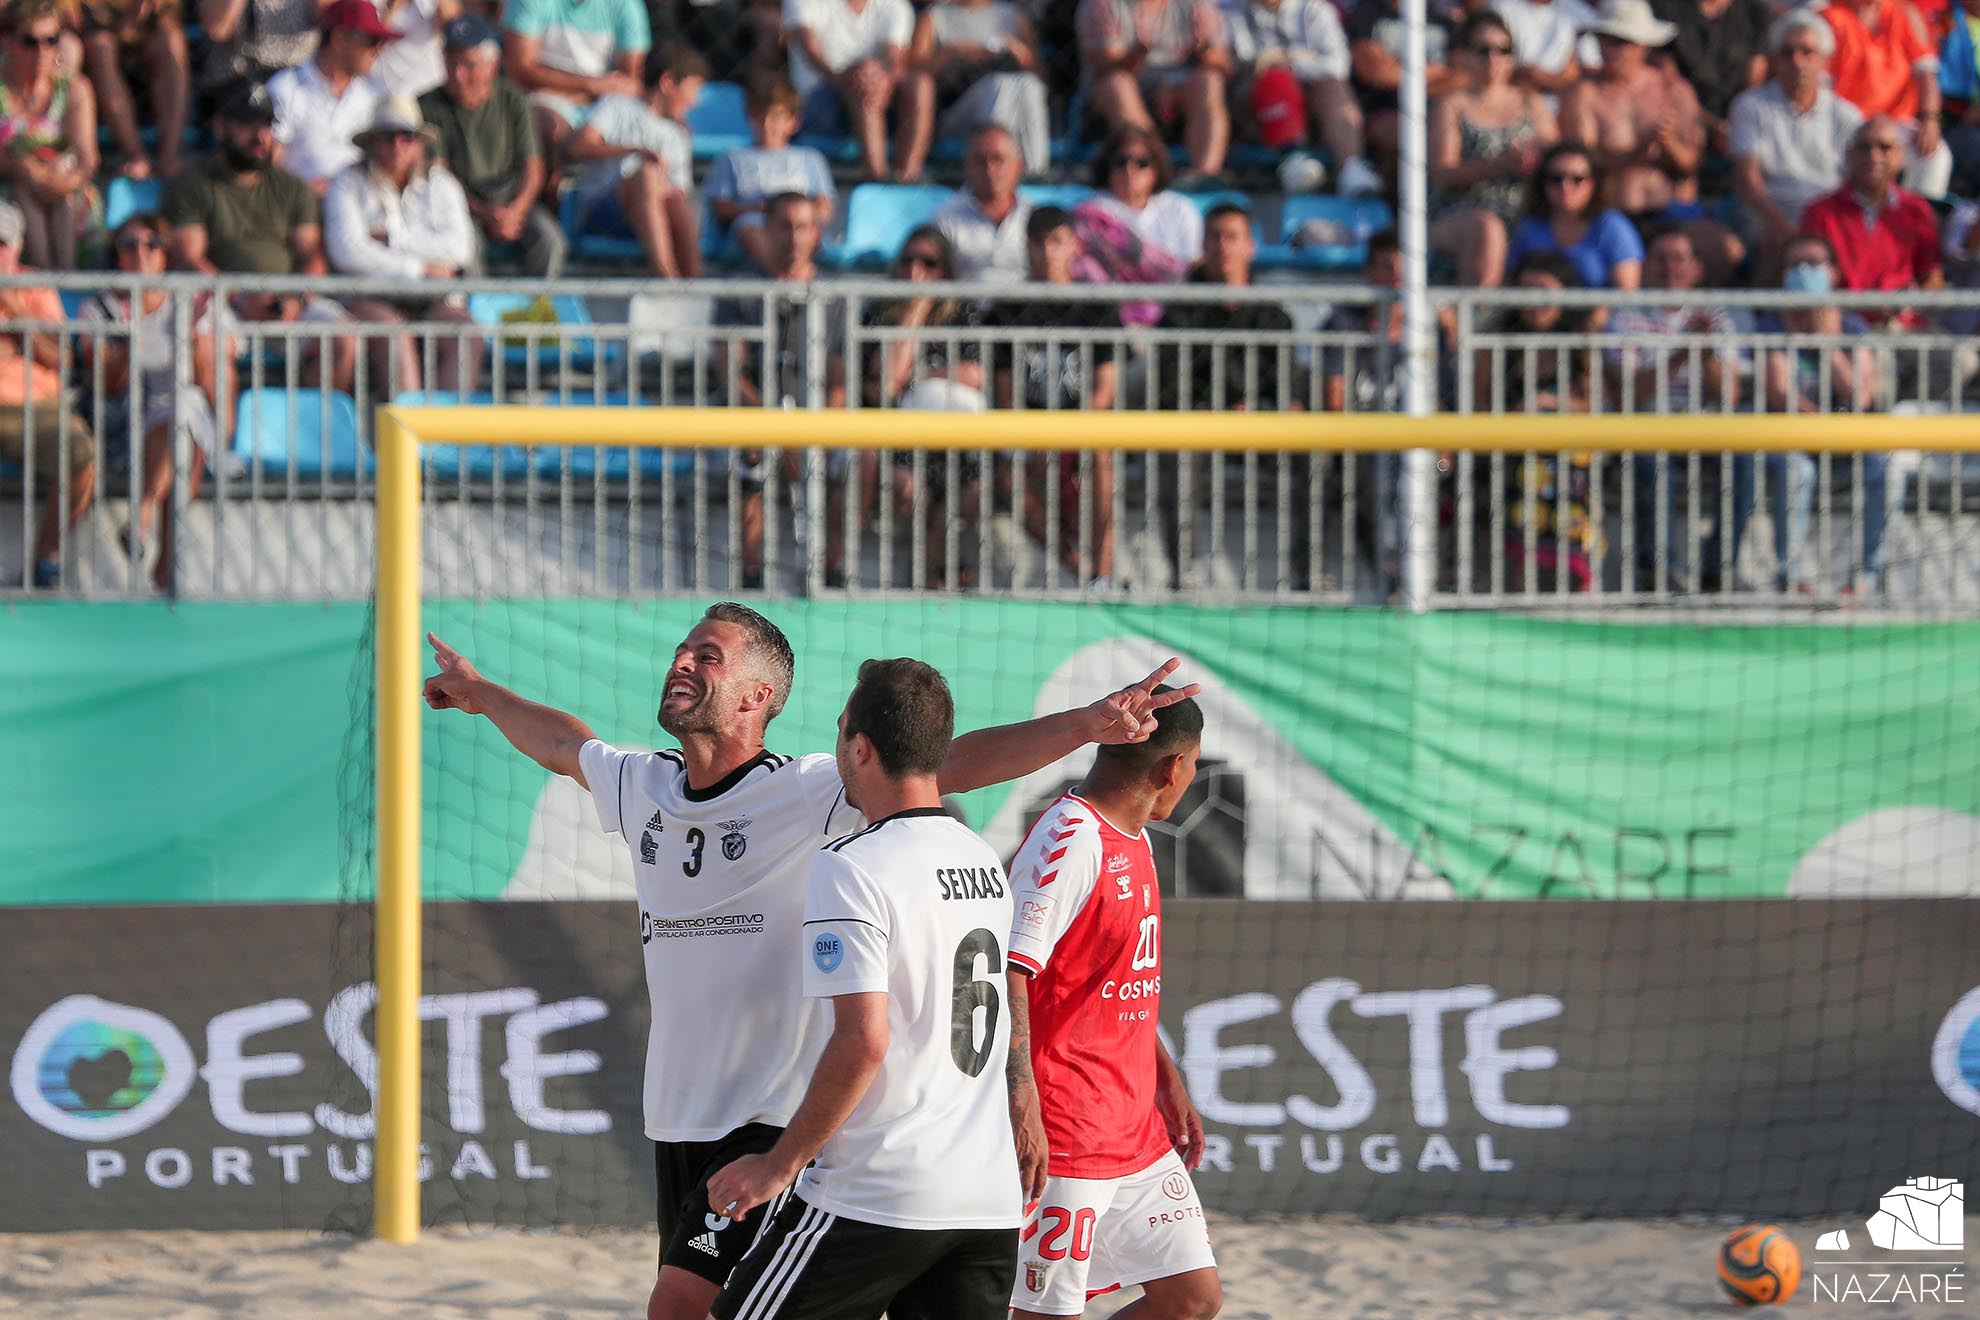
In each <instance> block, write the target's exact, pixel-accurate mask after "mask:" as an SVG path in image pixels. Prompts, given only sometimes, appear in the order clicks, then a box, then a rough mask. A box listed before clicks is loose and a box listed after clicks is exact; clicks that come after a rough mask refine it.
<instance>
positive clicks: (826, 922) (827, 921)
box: [804, 917, 887, 935]
mask: <svg viewBox="0 0 1980 1320" xmlns="http://www.w3.org/2000/svg"><path fill="white" fill-rule="evenodd" d="M842 921H850V922H852V923H853V924H854V925H858V926H873V929H875V930H877V931H879V932H880V933H881V934H882V935H885V934H886V933H887V930H886V927H884V926H874V925H873V923H872V922H870V921H868V920H867V919H866V918H864V917H813V918H812V919H811V920H810V921H807V922H805V923H804V924H805V925H807V926H836V925H838V924H839V923H840V922H842Z"/></svg>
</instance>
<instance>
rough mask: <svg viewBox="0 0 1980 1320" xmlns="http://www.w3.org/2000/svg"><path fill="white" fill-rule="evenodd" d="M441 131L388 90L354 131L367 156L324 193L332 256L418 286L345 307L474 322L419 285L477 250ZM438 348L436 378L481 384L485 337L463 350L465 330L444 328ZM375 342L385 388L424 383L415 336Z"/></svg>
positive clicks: (360, 314)
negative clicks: (439, 154)
mask: <svg viewBox="0 0 1980 1320" xmlns="http://www.w3.org/2000/svg"><path fill="white" fill-rule="evenodd" d="M439 138H440V134H439V133H438V132H437V131H436V130H435V129H434V128H433V127H432V125H430V124H428V123H427V122H426V120H425V119H424V118H423V117H422V116H421V115H420V113H419V103H418V102H416V101H415V100H413V98H412V97H410V96H406V95H403V94H397V93H395V94H393V95H391V96H387V97H386V98H384V99H383V100H382V101H380V102H379V103H378V108H377V110H376V111H374V112H373V114H372V118H371V123H370V124H369V125H368V126H367V127H366V128H365V129H364V130H363V131H362V132H360V133H358V134H356V135H355V137H354V139H353V140H354V141H355V142H356V143H357V147H358V150H359V151H361V152H362V153H363V155H362V157H361V158H360V159H359V161H358V163H357V164H355V165H352V166H351V167H350V168H349V169H346V170H345V171H344V172H343V173H342V174H339V175H338V176H337V177H336V179H335V180H334V181H333V182H332V183H331V185H330V193H329V195H328V196H327V197H325V198H324V202H323V214H324V222H323V228H324V234H323V245H324V248H325V250H326V251H327V252H328V254H329V257H330V264H331V265H332V266H333V267H335V268H336V270H337V271H338V272H339V273H341V274H345V275H361V276H367V277H370V278H373V279H389V280H394V281H403V282H405V283H407V284H409V285H411V286H412V289H411V291H409V292H408V294H407V295H405V296H404V297H394V298H389V299H388V298H353V299H350V300H349V301H347V302H346V303H345V307H346V308H348V309H349V311H350V313H351V315H352V316H354V317H356V318H357V319H358V320H360V321H370V322H380V321H382V322H392V323H403V322H404V321H406V320H407V319H409V317H408V313H410V314H411V315H412V316H413V317H416V318H417V319H419V320H421V321H446V322H454V323H459V324H466V323H469V319H470V318H469V317H468V315H467V312H466V310H465V309H463V308H461V307H459V306H457V305H456V304H455V303H454V302H453V301H451V300H449V299H448V298H447V297H445V296H444V295H442V296H438V297H436V296H435V295H434V294H433V293H422V292H419V291H418V286H419V284H420V283H422V282H424V281H428V280H453V279H456V278H458V277H459V275H460V273H461V271H462V269H463V268H465V267H466V266H467V265H468V264H469V263H470V262H471V261H473V260H474V249H475V234H474V219H473V217H472V216H470V215H469V214H468V204H467V194H466V193H465V192H464V191H462V189H461V185H460V182H459V180H457V179H455V178H454V176H453V175H452V174H450V173H448V172H447V167H446V166H445V165H442V164H440V163H438V162H437V161H435V160H434V159H433V151H434V147H435V146H436V144H437V143H438V142H439ZM434 348H435V353H434V356H435V359H436V365H437V367H438V369H439V379H438V380H436V381H434V382H433V385H434V388H436V389H447V390H458V391H460V392H461V393H463V394H466V393H469V392H471V391H472V390H473V389H474V379H473V377H474V375H475V367H476V364H477V359H478V358H479V356H480V344H479V343H478V342H476V343H473V344H472V345H471V346H470V347H469V350H468V351H466V352H463V351H462V343H461V340H460V338H459V337H458V336H455V335H443V336H438V337H436V343H435V345H434ZM371 351H372V371H373V382H372V384H373V389H374V391H375V392H377V393H378V394H379V395H380V397H384V398H390V397H391V395H392V393H394V392H395V391H398V390H416V389H419V388H421V385H422V382H421V377H420V354H419V353H418V352H417V351H416V349H415V345H414V343H413V340H412V339H411V338H410V337H409V336H404V335H397V336H390V337H384V338H380V339H378V340H375V341H374V342H373V343H372V344H371ZM395 355H396V358H397V361H396V364H394V362H393V361H392V359H393V357H394V356H395ZM395 366H396V369H395Z"/></svg>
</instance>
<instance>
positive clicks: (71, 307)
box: [58, 289, 89, 321]
mask: <svg viewBox="0 0 1980 1320" xmlns="http://www.w3.org/2000/svg"><path fill="white" fill-rule="evenodd" d="M58 296H59V297H60V298H61V299H62V315H63V316H65V317H67V318H68V319H69V320H71V321H73V320H75V319H76V318H77V317H78V316H81V315H82V309H83V308H84V306H86V305H87V304H88V302H89V290H88V289H63V290H62V291H61V293H60V294H59V295H58Z"/></svg>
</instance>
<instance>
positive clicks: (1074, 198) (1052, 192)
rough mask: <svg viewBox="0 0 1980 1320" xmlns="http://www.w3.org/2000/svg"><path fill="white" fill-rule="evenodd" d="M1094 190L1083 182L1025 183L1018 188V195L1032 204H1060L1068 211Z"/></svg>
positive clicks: (1092, 193)
mask: <svg viewBox="0 0 1980 1320" xmlns="http://www.w3.org/2000/svg"><path fill="white" fill-rule="evenodd" d="M1096 191H1097V190H1096V189H1093V188H1089V187H1087V186H1086V185H1085V184H1083V183H1027V184H1025V185H1023V186H1022V187H1020V188H1019V189H1018V196H1020V197H1022V198H1024V200H1025V201H1027V202H1030V203H1031V204H1032V205H1033V206H1061V207H1064V208H1065V209H1066V210H1068V211H1070V210H1072V209H1073V208H1074V207H1075V206H1078V205H1079V204H1080V203H1081V202H1083V201H1085V200H1086V199H1087V198H1089V197H1092V196H1093V195H1094V194H1095V192H1096Z"/></svg>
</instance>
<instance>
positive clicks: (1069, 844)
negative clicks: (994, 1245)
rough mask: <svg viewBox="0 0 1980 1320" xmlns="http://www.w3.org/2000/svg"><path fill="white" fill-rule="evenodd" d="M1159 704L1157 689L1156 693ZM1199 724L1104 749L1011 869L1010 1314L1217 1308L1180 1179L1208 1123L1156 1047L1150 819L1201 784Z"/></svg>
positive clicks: (1157, 962) (1195, 1209)
mask: <svg viewBox="0 0 1980 1320" xmlns="http://www.w3.org/2000/svg"><path fill="white" fill-rule="evenodd" d="M1162 695H1166V694H1162ZM1202 742H1203V714H1202V712H1201V710H1199V709H1198V707H1197V705H1196V703H1195V702H1194V701H1179V702H1177V703H1175V704H1172V705H1170V706H1168V707H1167V708H1166V709H1164V710H1161V711H1160V712H1159V713H1158V714H1157V716H1156V729H1155V732H1154V733H1153V734H1151V735H1150V736H1149V737H1148V738H1147V739H1146V740H1144V741H1142V742H1139V743H1136V744H1135V745H1134V746H1131V747H1126V746H1123V747H1102V748H1100V749H1099V751H1098V752H1096V753H1095V754H1094V758H1093V767H1092V769H1090V770H1088V771H1087V773H1086V778H1085V779H1083V780H1081V781H1080V782H1079V784H1078V785H1076V786H1075V787H1074V788H1073V789H1072V790H1071V791H1070V792H1068V793H1067V794H1066V795H1065V796H1064V797H1062V798H1060V799H1059V800H1058V801H1057V802H1055V803H1053V804H1052V806H1051V807H1050V808H1049V809H1047V810H1046V812H1045V814H1044V815H1042V816H1040V817H1039V818H1038V820H1037V822H1036V823H1035V824H1033V825H1032V827H1031V833H1030V834H1028V835H1026V836H1025V841H1024V846H1023V847H1021V848H1020V849H1018V854H1017V856H1016V857H1015V858H1014V859H1013V860H1012V862H1011V881H1012V886H1011V887H1012V897H1013V901H1014V904H1015V907H1016V913H1015V920H1014V921H1013V923H1012V926H1011V939H1010V963H1011V970H1010V973H1009V999H1010V1007H1011V1054H1010V1065H1009V1066H1010V1090H1011V1123H1012V1126H1013V1128H1014V1129H1015V1130H1016V1133H1017V1149H1018V1157H1019V1163H1020V1165H1021V1166H1022V1168H1023V1173H1024V1181H1025V1196H1026V1198H1027V1201H1028V1205H1027V1207H1026V1218H1025V1224H1024V1238H1023V1248H1022V1257H1021V1260H1020V1263H1019V1267H1018V1269H1017V1271H1016V1275H1015V1279H1016V1282H1015V1284H1014V1286H1013V1288H1012V1291H1011V1308H1012V1310H1013V1311H1014V1312H1015V1313H1016V1314H1017V1315H1019V1316H1069V1315H1079V1314H1081V1313H1083V1312H1084V1311H1085V1309H1086V1302H1087V1299H1088V1298H1089V1297H1091V1296H1093V1295H1095V1294H1097V1293H1103V1292H1110V1291H1112V1290H1113V1289H1115V1288H1121V1287H1127V1286H1130V1285H1133V1284H1140V1285H1141V1286H1142V1289H1143V1293H1144V1295H1143V1297H1142V1298H1141V1299H1140V1300H1139V1301H1137V1302H1135V1303H1134V1304H1133V1305H1131V1306H1129V1307H1127V1308H1126V1309H1124V1310H1122V1311H1121V1312H1119V1314H1120V1315H1121V1316H1124V1317H1125V1316H1134V1317H1137V1320H1209V1317H1212V1316H1214V1315H1216V1314H1217V1312H1218V1310H1219V1308H1220V1307H1222V1305H1223V1288H1222V1286H1221V1285H1220V1283H1219V1281H1218V1278H1217V1262H1216V1259H1215V1258H1214V1257H1213V1256H1212V1255H1211V1252H1210V1233H1209V1229H1208V1227H1207V1225H1206V1224H1205V1223H1204V1220H1203V1206H1202V1203H1201V1202H1199V1201H1198V1200H1197V1197H1196V1187H1195V1185H1194V1184H1193V1183H1191V1181H1190V1178H1189V1171H1190V1170H1191V1169H1193V1168H1195V1167H1196V1165H1197V1163H1198V1161H1200V1160H1201V1159H1202V1157H1203V1124H1202V1120H1201V1119H1199V1118H1198V1117H1197V1113H1196V1107H1195V1106H1194V1105H1193V1104H1191V1103H1190V1099H1189V1094H1188V1092H1187V1091H1186V1090H1185V1089H1184V1087H1183V1080H1182V1074H1181V1072H1180V1071H1179V1070H1178V1069H1177V1067H1176V1064H1175V1061H1174V1060H1173V1059H1171V1058H1170V1057H1169V1054H1168V1051H1167V1050H1165V1049H1163V1048H1162V1043H1161V1039H1160V1037H1158V1036H1157V1035H1156V1031H1155V1028H1156V1015H1157V1012H1158V1010H1159V1009H1160V1006H1161V1002H1162V1001H1161V995H1162V891H1161V886H1160V883H1159V881H1158V880H1157V879H1156V875H1155V856H1154V854H1153V853H1152V852H1151V851H1150V850H1149V847H1148V822H1149V821H1151V820H1165V819H1167V818H1168V816H1169V814H1170V813H1171V812H1172V811H1174V810H1175V808H1176V804H1177V803H1178V802H1179V801H1181V799H1182V795H1183V794H1184V793H1185V792H1186V791H1188V789H1189V786H1190V783H1191V781H1192V780H1194V779H1195V777H1196V757H1197V753H1198V751H1199V750H1200V749H1201V746H1202Z"/></svg>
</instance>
